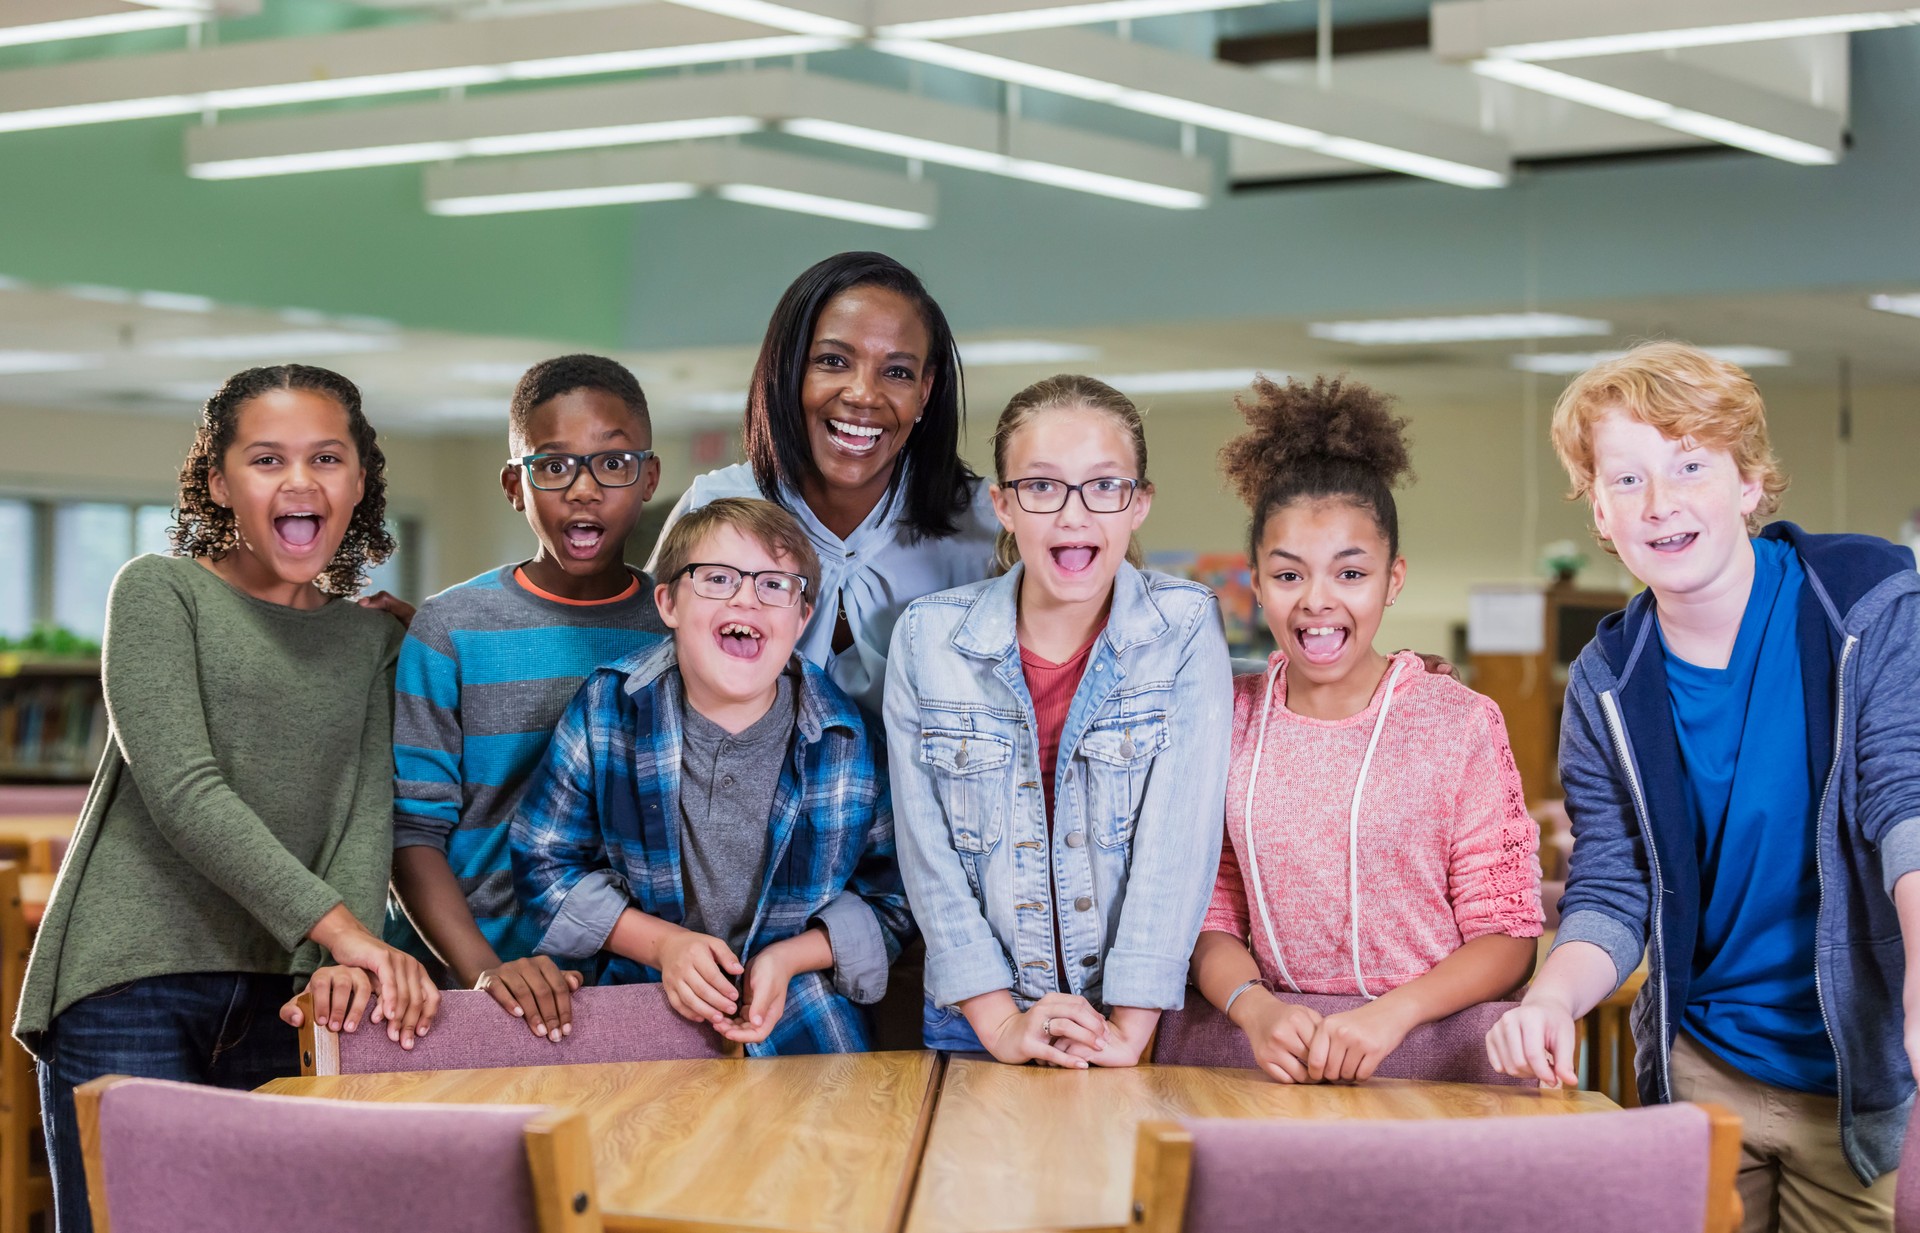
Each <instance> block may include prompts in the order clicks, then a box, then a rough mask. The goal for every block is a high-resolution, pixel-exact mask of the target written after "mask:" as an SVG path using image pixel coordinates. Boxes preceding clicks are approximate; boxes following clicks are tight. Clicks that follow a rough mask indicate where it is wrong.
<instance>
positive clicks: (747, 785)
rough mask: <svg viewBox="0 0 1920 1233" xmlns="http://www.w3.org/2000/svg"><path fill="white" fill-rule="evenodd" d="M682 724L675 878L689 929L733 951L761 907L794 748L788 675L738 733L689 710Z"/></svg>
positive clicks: (792, 714)
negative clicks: (784, 774)
mask: <svg viewBox="0 0 1920 1233" xmlns="http://www.w3.org/2000/svg"><path fill="white" fill-rule="evenodd" d="M684 710H685V712H686V713H685V715H684V716H682V718H681V726H680V733H681V737H680V876H681V880H682V883H683V885H684V889H685V892H686V898H687V914H686V921H685V924H686V927H687V928H689V929H692V930H694V931H695V932H697V933H705V934H710V935H711V936H713V937H716V938H719V939H720V940H721V941H723V942H725V943H726V944H727V945H728V946H729V947H731V948H732V950H733V953H734V954H736V955H737V954H739V953H740V948H741V947H742V946H745V945H746V941H747V932H748V931H749V930H750V929H752V928H753V914H754V908H755V907H756V906H757V905H758V904H759V902H760V882H761V879H762V877H763V875H764V874H765V873H766V869H767V846H768V844H769V842H770V841H771V838H772V836H771V835H770V834H769V833H768V830H767V824H768V821H769V819H771V818H772V817H773V794H774V791H775V789H777V788H778V787H779V786H780V768H781V766H782V765H784V764H785V762H786V760H787V754H788V751H789V750H790V749H792V747H793V717H794V710H793V678H792V676H790V675H788V674H787V673H784V672H783V673H781V674H780V682H779V685H778V687H777V688H776V692H775V695H774V699H773V705H772V706H771V707H769V708H768V710H767V713H766V714H765V715H762V716H761V717H760V718H759V719H757V720H755V721H754V722H753V723H752V724H751V725H750V726H748V727H747V728H745V729H743V730H741V731H739V732H728V731H727V730H726V729H725V728H722V727H721V726H720V725H719V724H716V723H714V722H713V721H712V720H711V719H708V718H707V717H706V716H705V715H702V714H701V713H700V712H699V711H696V710H694V709H693V707H692V706H684Z"/></svg>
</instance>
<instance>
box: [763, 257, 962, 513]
mask: <svg viewBox="0 0 1920 1233" xmlns="http://www.w3.org/2000/svg"><path fill="white" fill-rule="evenodd" d="M855 287H885V288H887V289H888V290H889V291H894V292H898V293H899V294H900V295H903V296H905V297H906V298H907V299H908V300H910V301H912V302H913V305H914V307H915V308H917V309H918V310H919V312H920V320H921V322H922V323H923V324H924V325H925V326H926V330H927V352H928V354H927V358H926V362H927V364H928V365H929V366H930V367H931V368H932V369H933V391H932V393H931V394H930V395H929V396H928V398H927V405H926V407H925V409H924V410H923V411H922V412H921V415H920V422H919V423H918V424H916V425H914V427H913V432H912V434H911V435H910V436H908V438H907V443H906V445H905V446H904V447H903V448H902V449H901V451H900V458H899V461H898V462H897V463H896V464H895V473H896V475H897V474H898V473H899V470H900V468H902V467H904V468H905V472H906V489H905V491H904V492H903V493H901V494H899V495H900V498H901V499H902V500H904V501H905V502H906V511H905V514H904V515H903V521H905V523H906V524H907V527H908V530H909V531H910V532H911V535H912V538H914V539H916V540H918V539H939V538H942V537H944V536H948V535H952V534H953V533H954V532H955V531H957V530H958V529H959V525H960V524H959V516H960V514H961V512H962V511H964V510H965V509H966V508H967V505H968V503H969V501H971V500H972V495H973V487H972V485H973V481H974V479H975V476H974V474H973V472H972V470H971V469H969V468H968V466H967V464H966V463H965V462H963V461H961V459H960V429H961V425H962V422H963V417H964V414H965V413H964V411H963V410H962V402H963V399H964V397H965V387H964V384H963V377H962V375H961V371H960V349H959V347H958V346H956V345H955V344H954V341H953V331H952V329H951V328H949V327H948V325H947V317H946V314H945V313H943V312H941V311H940V305H938V304H937V303H935V302H934V299H933V297H932V296H930V295H928V294H927V289H926V287H925V286H923V285H922V284H921V282H920V279H919V278H918V277H917V276H915V274H914V273H913V271H912V270H909V269H908V268H907V267H905V266H903V265H901V264H900V263H899V262H898V261H895V260H894V259H893V258H891V257H889V256H887V255H885V254H884V253H839V254H837V255H835V256H832V257H828V258H827V259H826V260H825V261H822V262H820V263H818V264H817V265H815V266H813V268H811V269H809V270H808V271H807V272H806V273H804V274H802V275H801V276H800V277H798V278H796V279H794V280H793V285H792V286H790V287H788V288H787V290H786V294H785V295H782V296H781V297H780V303H779V304H778V305H777V306H775V308H774V310H773V318H772V320H770V321H768V322H767V336H766V339H765V340H764V341H763V342H762V343H761V344H760V358H759V359H757V360H756V361H754V365H753V384H752V386H751V388H750V389H749V390H748V393H747V418H746V446H747V460H748V462H750V463H752V465H753V478H754V481H755V482H756V483H758V484H759V486H760V491H761V492H763V493H765V494H766V495H767V496H769V497H772V498H774V499H775V500H780V498H781V494H782V489H783V488H791V489H794V490H796V491H797V490H798V489H799V488H800V484H801V481H802V480H807V479H812V478H814V477H815V476H817V475H818V470H817V469H816V467H815V466H814V461H813V451H812V448H811V447H810V445H809V444H808V438H807V423H806V412H805V411H804V410H802V408H801V406H800V387H801V384H802V383H803V382H804V381H805V380H806V375H807V361H808V358H809V353H810V352H811V351H812V349H813V330H814V326H815V325H816V324H817V323H818V322H819V320H820V314H821V313H822V312H823V311H824V310H825V309H826V306H827V304H828V303H829V302H830V301H831V300H832V299H833V298H834V297H835V296H837V295H840V294H842V293H843V292H847V291H851V290H853V289H854V288H855Z"/></svg>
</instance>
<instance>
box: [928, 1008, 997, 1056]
mask: <svg viewBox="0 0 1920 1233" xmlns="http://www.w3.org/2000/svg"><path fill="white" fill-rule="evenodd" d="M920 1036H921V1039H922V1040H923V1041H924V1042H925V1044H926V1046H927V1048H929V1049H944V1050H946V1051H947V1052H949V1053H984V1052H986V1046H985V1045H983V1044H981V1043H980V1038H979V1037H978V1036H976V1035H974V1032H973V1025H972V1024H971V1023H968V1022H967V1017H966V1015H964V1014H962V1013H961V1012H960V1008H959V1007H957V1006H935V1005H934V1004H933V1001H932V999H928V1001H927V1005H926V1010H925V1012H924V1014H923V1016H922V1018H921V1021H920Z"/></svg>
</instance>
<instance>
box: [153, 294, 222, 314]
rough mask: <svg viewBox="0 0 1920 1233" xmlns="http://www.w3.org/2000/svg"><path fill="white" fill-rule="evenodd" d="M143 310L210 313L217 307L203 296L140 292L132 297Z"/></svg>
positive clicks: (208, 298)
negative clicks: (155, 309) (156, 309)
mask: <svg viewBox="0 0 1920 1233" xmlns="http://www.w3.org/2000/svg"><path fill="white" fill-rule="evenodd" d="M133 300H134V303H136V304H139V305H140V306H141V307H143V308H158V309H163V310H165V311H166V312H172V313H210V312H212V311H213V310H214V309H215V308H217V307H219V305H217V304H215V303H214V301H213V300H212V299H211V298H210V297H208V296H204V295H184V294H182V293H180V292H178V291H142V292H140V293H139V294H138V295H136V296H134V297H133Z"/></svg>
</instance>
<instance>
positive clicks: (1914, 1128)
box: [1893, 1101, 1920, 1233]
mask: <svg viewBox="0 0 1920 1233" xmlns="http://www.w3.org/2000/svg"><path fill="white" fill-rule="evenodd" d="M1893 1233H1920V1101H1915V1102H1914V1106H1913V1112H1912V1114H1910V1115H1909V1116H1908V1118H1907V1141H1906V1145H1905V1146H1903V1147H1902V1148H1901V1149H1900V1180H1899V1182H1898V1183H1896V1184H1895V1186H1894V1190H1893Z"/></svg>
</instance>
